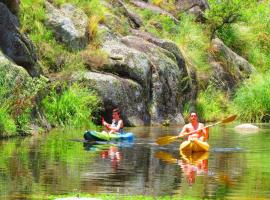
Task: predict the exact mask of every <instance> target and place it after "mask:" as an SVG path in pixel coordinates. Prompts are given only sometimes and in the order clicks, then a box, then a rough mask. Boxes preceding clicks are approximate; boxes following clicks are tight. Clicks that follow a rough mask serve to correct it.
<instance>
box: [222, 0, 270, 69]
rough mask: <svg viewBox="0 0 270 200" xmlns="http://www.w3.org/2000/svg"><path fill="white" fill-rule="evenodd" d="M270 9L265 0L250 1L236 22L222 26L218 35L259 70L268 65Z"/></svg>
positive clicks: (269, 54) (269, 52) (269, 57)
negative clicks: (258, 0)
mask: <svg viewBox="0 0 270 200" xmlns="http://www.w3.org/2000/svg"><path fill="white" fill-rule="evenodd" d="M269 15H270V9H269V3H267V1H260V2H256V1H255V2H254V3H250V6H249V7H248V8H247V9H245V10H243V11H242V17H241V19H240V20H239V22H238V23H236V24H230V25H227V26H224V27H223V29H221V30H220V31H219V32H218V36H219V37H220V38H221V39H222V40H223V41H224V42H225V44H227V45H228V46H229V47H231V48H232V49H233V50H234V51H236V52H237V53H238V54H240V55H242V56H243V57H245V58H246V59H247V60H248V61H249V62H250V63H252V64H253V65H254V66H255V67H256V68H257V69H258V70H259V71H261V72H265V71H267V70H268V69H269V66H270V20H269Z"/></svg>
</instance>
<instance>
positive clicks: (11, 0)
mask: <svg viewBox="0 0 270 200" xmlns="http://www.w3.org/2000/svg"><path fill="white" fill-rule="evenodd" d="M0 2H2V3H4V4H6V6H7V7H8V9H9V10H10V11H11V12H12V13H13V14H14V15H17V14H18V12H19V9H20V3H21V2H20V0H0Z"/></svg>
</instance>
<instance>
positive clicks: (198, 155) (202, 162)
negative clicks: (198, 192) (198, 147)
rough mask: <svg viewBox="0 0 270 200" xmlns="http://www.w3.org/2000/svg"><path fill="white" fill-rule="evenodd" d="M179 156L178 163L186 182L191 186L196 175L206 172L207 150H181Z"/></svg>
mask: <svg viewBox="0 0 270 200" xmlns="http://www.w3.org/2000/svg"><path fill="white" fill-rule="evenodd" d="M181 156H182V157H181V160H180V161H179V162H178V165H179V166H180V167H181V169H182V170H183V172H184V174H185V176H186V180H187V182H188V184H189V185H190V186H192V185H193V184H194V183H195V179H196V176H202V175H204V174H207V173H208V156H209V152H194V153H190V154H186V153H183V152H181Z"/></svg>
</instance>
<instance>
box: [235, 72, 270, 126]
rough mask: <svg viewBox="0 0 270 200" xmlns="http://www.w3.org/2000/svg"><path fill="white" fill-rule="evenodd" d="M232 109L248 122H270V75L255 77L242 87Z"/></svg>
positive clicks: (236, 95) (237, 93)
mask: <svg viewBox="0 0 270 200" xmlns="http://www.w3.org/2000/svg"><path fill="white" fill-rule="evenodd" d="M232 109H233V110H234V111H236V112H237V113H238V114H239V118H240V119H242V120H243V121H248V122H261V121H268V122H269V121H270V79H269V74H265V75H254V76H253V77H252V78H251V79H249V80H248V81H247V82H246V83H245V84H243V86H242V87H240V88H239V89H238V90H237V92H236V94H235V97H234V99H233V102H232Z"/></svg>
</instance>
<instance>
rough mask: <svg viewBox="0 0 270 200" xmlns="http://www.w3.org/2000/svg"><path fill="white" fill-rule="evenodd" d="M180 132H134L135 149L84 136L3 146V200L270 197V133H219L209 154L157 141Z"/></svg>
mask: <svg viewBox="0 0 270 200" xmlns="http://www.w3.org/2000/svg"><path fill="white" fill-rule="evenodd" d="M177 129H179V128H178V127H137V128H132V129H128V131H130V132H133V133H134V134H135V136H136V137H135V140H134V141H133V142H131V143H125V142H98V143H97V142H95V143H87V142H85V141H83V139H82V138H83V137H82V135H83V132H84V131H82V130H81V131H80V130H77V131H76V130H75V131H74V130H54V131H53V132H51V133H50V134H47V135H42V136H37V137H28V138H24V139H21V138H14V139H10V140H5V141H0V188H1V190H0V199H31V196H32V195H43V196H46V195H58V194H69V193H73V192H80V193H88V194H97V193H116V194H123V195H135V194H139V195H151V196H155V197H156V196H160V195H161V196H162V195H179V197H186V198H197V199H245V198H246V199H254V198H261V199H267V198H269V197H270V195H269V185H270V161H269V159H268V158H269V155H268V154H269V150H270V147H269V142H268V141H269V140H270V129H269V127H268V128H267V127H266V128H264V129H263V130H262V131H260V132H258V133H256V134H249V135H243V134H239V133H236V132H234V129H233V128H230V127H216V128H214V129H211V133H210V139H209V144H210V146H211V150H210V151H209V152H207V154H202V155H201V154H198V155H183V154H180V152H179V150H178V148H179V144H180V142H181V140H179V141H176V142H174V143H171V144H169V145H166V146H158V145H157V144H156V143H155V141H156V139H157V138H159V137H160V136H165V135H176V134H177V132H178V130H177ZM74 138H77V139H74ZM254 188H256V190H254ZM33 199H34V198H33ZM41 199H42V198H41Z"/></svg>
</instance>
